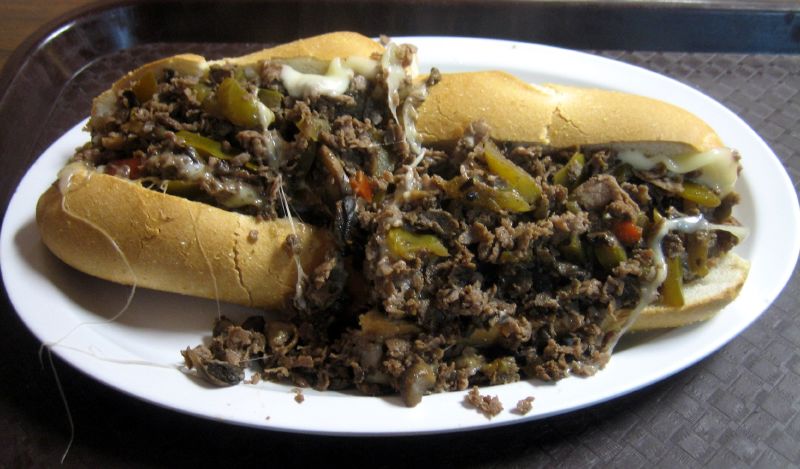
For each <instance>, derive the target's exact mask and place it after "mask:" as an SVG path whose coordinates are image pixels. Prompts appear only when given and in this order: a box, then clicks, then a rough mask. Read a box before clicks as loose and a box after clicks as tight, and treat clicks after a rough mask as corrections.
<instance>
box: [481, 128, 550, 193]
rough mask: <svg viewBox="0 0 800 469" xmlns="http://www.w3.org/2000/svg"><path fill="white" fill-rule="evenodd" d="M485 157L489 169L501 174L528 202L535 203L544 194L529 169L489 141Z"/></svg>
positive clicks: (484, 153) (485, 147) (484, 150)
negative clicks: (510, 158)
mask: <svg viewBox="0 0 800 469" xmlns="http://www.w3.org/2000/svg"><path fill="white" fill-rule="evenodd" d="M483 158H484V159H485V160H486V164H487V165H488V166H489V171H491V172H492V173H494V174H495V175H497V176H500V177H501V178H502V179H503V180H504V181H506V182H507V183H508V185H509V186H510V187H511V189H513V190H514V191H516V192H518V193H519V195H521V196H522V199H523V200H524V201H525V202H527V203H528V204H533V203H534V202H536V200H537V199H538V198H539V197H540V196H541V195H542V188H541V187H539V184H537V183H536V180H535V179H534V178H533V176H531V175H530V174H528V172H527V171H525V170H524V169H522V168H520V167H519V166H517V165H516V164H514V162H513V161H511V160H509V159H508V158H506V157H505V156H503V153H502V152H501V151H500V149H499V148H497V146H496V145H495V144H494V143H492V142H489V141H487V142H486V143H485V144H484V147H483Z"/></svg>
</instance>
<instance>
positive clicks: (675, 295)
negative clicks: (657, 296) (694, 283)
mask: <svg viewBox="0 0 800 469" xmlns="http://www.w3.org/2000/svg"><path fill="white" fill-rule="evenodd" d="M661 303H663V304H665V305H666V306H673V307H679V306H683V305H684V299H683V266H682V265H681V258H680V256H675V257H670V258H669V259H667V278H666V279H665V280H664V283H663V284H662V285H661Z"/></svg>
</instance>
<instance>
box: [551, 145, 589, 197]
mask: <svg viewBox="0 0 800 469" xmlns="http://www.w3.org/2000/svg"><path fill="white" fill-rule="evenodd" d="M585 164H586V157H585V156H583V153H581V152H579V151H576V152H575V153H574V154H573V155H572V156H571V157H570V159H569V161H567V164H565V165H564V166H563V167H562V168H561V169H559V170H558V171H556V174H555V175H553V183H554V184H560V185H562V186H564V187H566V188H567V189H570V190H572V188H574V187H575V186H577V185H578V183H579V182H580V181H581V174H582V173H583V167H584V165H585Z"/></svg>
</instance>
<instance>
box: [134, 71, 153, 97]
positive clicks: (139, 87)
mask: <svg viewBox="0 0 800 469" xmlns="http://www.w3.org/2000/svg"><path fill="white" fill-rule="evenodd" d="M132 90H133V94H135V95H136V99H137V100H138V101H139V102H140V103H144V102H147V101H150V100H151V99H152V98H153V95H154V94H156V93H157V92H158V81H157V80H156V76H155V74H154V73H153V72H147V73H145V74H144V75H142V77H141V78H139V81H137V82H136V83H135V84H134V85H133V87H132Z"/></svg>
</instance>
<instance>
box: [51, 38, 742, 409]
mask: <svg viewBox="0 0 800 469" xmlns="http://www.w3.org/2000/svg"><path fill="white" fill-rule="evenodd" d="M414 53H415V50H414V48H413V47H412V46H408V45H395V44H392V43H386V44H379V43H376V42H374V41H372V40H370V39H368V38H364V37H363V36H359V35H356V34H352V33H334V34H330V35H325V36H320V37H316V38H310V39H306V40H301V41H297V42H294V43H289V44H286V45H284V46H279V47H276V48H272V49H267V50H265V51H261V52H259V53H255V54H250V55H248V56H244V57H241V58H237V59H226V60H221V61H215V62H206V61H205V60H204V59H202V58H200V57H197V56H190V55H183V56H176V57H172V58H169V59H164V60H162V61H159V62H155V63H153V64H149V65H146V66H144V67H142V68H140V69H138V70H136V71H134V72H132V73H131V74H129V75H127V76H126V77H124V78H123V79H121V80H120V81H118V82H117V83H115V84H114V86H113V87H112V88H111V90H109V91H107V92H106V93H104V94H102V95H101V96H100V97H98V98H97V99H96V100H95V103H94V106H93V109H92V117H91V120H90V121H89V124H88V128H89V130H90V131H91V134H92V138H91V141H90V142H89V143H87V144H86V145H85V146H84V147H82V148H80V149H78V151H77V152H76V154H75V155H74V157H73V158H72V161H71V163H70V164H69V165H68V166H67V167H66V168H65V169H64V170H63V171H62V174H61V175H60V178H59V181H58V182H57V183H56V184H54V186H53V187H51V188H50V190H48V192H46V193H45V194H44V195H43V196H42V198H41V199H40V201H39V204H38V207H37V221H38V224H39V227H40V232H41V233H42V238H43V240H44V242H45V244H46V245H47V246H48V247H49V248H50V250H51V251H53V253H55V254H56V255H57V256H58V257H59V258H61V259H63V260H64V261H65V262H67V263H68V264H70V265H72V266H74V267H76V268H78V269H79V270H82V271H84V272H87V273H90V274H92V275H96V276H98V277H101V278H105V279H108V280H112V281H115V282H119V283H124V284H136V285H139V286H145V287H149V288H156V289H162V290H166V291H172V292H177V293H184V294H189V295H195V296H201V297H206V298H216V299H219V300H223V301H228V302H234V303H239V304H244V305H248V306H257V307H262V308H265V309H267V310H271V311H273V312H278V313H279V314H278V316H272V317H271V318H270V319H265V318H263V317H253V318H250V319H248V320H247V321H245V322H244V323H243V324H234V323H233V322H231V321H229V320H227V319H226V318H224V317H223V318H220V319H219V320H218V321H217V324H215V326H214V333H213V338H212V340H211V343H210V344H205V345H201V346H198V347H195V348H187V349H186V350H185V351H184V352H183V355H184V357H185V359H186V363H187V366H188V367H189V368H196V369H197V370H198V373H199V374H201V375H202V376H204V377H206V378H207V379H208V380H210V381H211V382H213V383H216V384H220V385H229V384H235V383H238V382H240V381H242V380H243V379H244V377H245V369H246V368H248V367H249V366H250V365H253V364H255V365H257V370H256V373H255V374H254V375H253V377H252V378H251V379H252V380H256V379H261V378H264V379H271V380H282V381H289V382H292V383H294V384H296V385H300V386H313V387H315V388H317V389H346V388H356V389H358V390H359V391H361V392H363V393H365V394H370V395H374V394H385V393H392V392H396V393H399V394H400V395H401V396H402V398H403V400H404V401H405V402H406V404H407V405H409V406H413V405H415V404H416V403H418V402H419V401H420V399H421V397H422V395H423V394H425V393H428V392H438V391H446V390H460V389H466V388H467V387H469V386H471V385H476V384H501V383H507V382H511V381H516V380H519V379H520V378H526V377H528V378H539V379H544V380H555V379H560V378H563V377H565V376H567V375H568V374H569V373H574V374H579V375H591V374H593V373H594V372H595V371H596V370H597V369H599V368H601V367H602V366H603V365H605V363H606V362H607V361H608V359H609V356H610V354H611V351H612V349H613V348H614V345H615V344H616V342H617V340H618V339H619V337H620V336H621V335H622V334H623V333H624V332H626V331H628V330H631V329H649V328H658V327H676V326H681V325H685V324H689V323H691V322H695V321H699V320H703V319H706V318H708V317H710V316H711V315H713V314H714V312H716V311H718V310H719V309H720V308H721V307H722V306H723V305H724V304H725V303H727V302H729V301H730V300H732V299H733V298H734V297H735V296H736V294H737V293H738V291H739V289H740V288H741V286H742V284H743V283H744V280H745V278H746V275H747V270H748V263H747V262H746V261H744V260H742V259H741V258H739V257H738V256H736V255H735V254H733V253H731V252H730V250H731V249H732V248H733V247H734V246H735V245H736V244H737V243H738V241H739V240H740V239H741V238H743V237H744V228H742V227H740V226H739V224H738V222H737V221H736V219H735V218H734V217H733V214H732V208H733V206H734V205H735V204H736V203H737V202H738V195H737V194H736V193H735V191H734V184H735V182H736V179H737V177H738V173H739V171H740V169H741V168H740V164H739V156H738V155H737V154H736V153H735V152H734V151H732V150H729V149H726V148H724V147H723V146H722V144H721V142H720V141H719V138H718V137H717V136H716V134H715V133H714V132H713V130H712V129H711V128H709V127H708V125H707V124H705V123H704V122H702V121H701V120H699V119H698V118H697V117H695V116H693V115H691V114H689V113H688V112H686V111H684V110H682V109H679V108H676V107H674V106H671V105H669V104H666V103H663V102H660V101H656V100H652V99H648V98H643V97H639V96H632V95H628V94H624V93H617V92H610V91H602V90H586V89H578V88H571V87H564V86H558V85H545V86H533V85H528V84H526V83H523V82H521V81H519V80H517V79H516V78H514V77H511V76H510V75H507V74H504V73H500V72H480V73H465V74H452V75H447V74H440V73H439V72H438V71H437V70H435V69H434V70H432V71H431V73H430V74H429V75H427V76H424V77H418V76H416V60H415V57H414Z"/></svg>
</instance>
